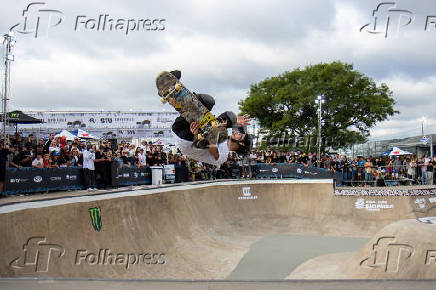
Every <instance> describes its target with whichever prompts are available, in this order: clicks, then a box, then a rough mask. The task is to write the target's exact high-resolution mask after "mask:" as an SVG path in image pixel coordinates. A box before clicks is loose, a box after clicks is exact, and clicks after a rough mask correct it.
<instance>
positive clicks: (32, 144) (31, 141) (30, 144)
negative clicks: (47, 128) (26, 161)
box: [24, 134, 36, 148]
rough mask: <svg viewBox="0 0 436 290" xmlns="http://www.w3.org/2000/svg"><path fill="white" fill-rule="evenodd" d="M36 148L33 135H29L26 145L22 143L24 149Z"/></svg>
mask: <svg viewBox="0 0 436 290" xmlns="http://www.w3.org/2000/svg"><path fill="white" fill-rule="evenodd" d="M35 146H36V140H35V137H34V136H33V134H29V137H28V138H27V141H26V143H24V147H27V148H33V147H35Z"/></svg>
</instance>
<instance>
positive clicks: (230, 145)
mask: <svg viewBox="0 0 436 290" xmlns="http://www.w3.org/2000/svg"><path fill="white" fill-rule="evenodd" d="M170 73H171V74H172V75H174V76H175V77H176V78H177V79H179V80H180V78H181V72H180V71H179V70H175V71H171V72H170ZM194 94H195V93H194ZM195 95H196V96H197V98H198V99H199V100H200V102H201V103H202V104H203V105H204V106H205V107H206V108H207V109H208V110H209V111H211V110H212V108H213V106H214V105H215V100H214V98H213V97H212V96H210V95H207V94H195ZM217 120H219V121H220V122H224V123H225V124H226V127H227V128H232V135H231V136H230V138H228V139H227V140H226V141H225V142H222V143H220V144H209V142H207V140H204V139H203V140H200V142H195V141H196V140H195V136H196V135H197V134H198V130H199V127H200V124H199V122H192V123H191V124H189V123H188V122H187V121H186V120H185V118H183V117H182V116H179V117H177V118H176V120H175V122H174V124H173V125H172V131H173V132H174V133H175V134H176V135H177V137H178V138H179V142H178V144H179V149H180V150H181V152H182V153H183V154H184V155H186V156H187V157H190V158H192V159H195V160H197V161H201V162H205V163H209V164H214V165H218V166H219V165H221V164H222V163H224V162H225V161H226V160H227V155H228V152H229V151H235V152H236V153H238V154H239V155H245V154H248V153H249V152H250V150H251V143H252V138H251V136H250V135H249V134H246V132H245V129H244V126H247V125H250V123H249V122H250V121H251V118H250V116H249V115H247V114H246V115H243V116H239V117H237V116H236V114H235V113H233V112H230V111H226V112H224V113H222V114H221V115H219V116H218V117H217Z"/></svg>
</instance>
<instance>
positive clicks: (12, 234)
mask: <svg viewBox="0 0 436 290" xmlns="http://www.w3.org/2000/svg"><path fill="white" fill-rule="evenodd" d="M434 205H436V198H435V195H432V194H429V195H425V196H416V195H412V196H383V195H368V196H362V195H353V194H350V195H344V194H341V193H338V191H335V190H334V185H333V181H331V180H254V181H253V180H248V181H223V182H213V183H203V184H188V185H180V186H169V187H151V188H148V189H138V190H126V191H120V192H115V193H114V192H112V193H104V194H98V195H89V193H87V195H83V196H64V197H59V198H53V199H48V200H43V199H40V200H32V201H26V202H19V203H14V204H9V205H3V206H1V207H0V232H1V235H0V247H1V248H2V249H3V250H2V255H1V258H0V276H1V277H64V278H79V277H80V278H97V279H106V278H110V279H189V280H192V279H227V278H228V277H229V276H230V275H231V273H232V272H233V271H234V269H235V268H236V267H237V266H238V264H239V263H240V262H241V260H242V259H243V258H244V256H245V255H246V254H247V252H248V251H249V250H250V247H251V246H252V245H253V244H254V243H255V242H256V241H259V240H260V239H262V238H263V237H267V236H271V235H275V234H292V235H304V236H331V237H366V238H372V239H371V240H370V242H369V243H368V244H367V245H366V246H365V247H364V248H362V249H361V250H360V251H358V252H357V253H352V254H350V253H346V254H342V253H341V254H336V255H342V256H340V257H341V259H342V258H343V259H345V260H338V259H336V257H338V256H335V257H334V259H332V258H331V257H330V258H328V259H325V257H324V256H322V257H320V260H316V258H315V259H314V260H310V261H308V262H307V263H305V264H303V265H301V266H300V267H299V268H298V269H296V270H295V271H296V272H295V271H294V272H293V273H296V274H295V276H293V273H289V278H294V277H297V278H301V277H310V278H315V279H317V278H329V277H328V276H327V277H326V275H327V274H326V273H329V274H331V275H336V276H340V277H343V278H365V279H366V278H373V277H374V278H404V277H407V278H436V271H434V269H436V258H435V257H436V254H435V253H436V242H435V241H436V239H435V232H436V225H433V224H432V223H433V220H432V219H421V220H416V219H417V218H424V217H427V216H432V215H434V216H436V212H435V211H436V209H434V207H433V206H434ZM411 219H412V220H411ZM401 220H408V221H401ZM399 221H400V222H399ZM332 255H334V254H332ZM393 255H397V256H395V258H393V257H394V256H393ZM323 257H324V258H323ZM386 257H387V258H386ZM415 257H417V258H418V259H417V261H418V262H416V265H415V264H411V263H412V262H413V261H415V260H414V258H415ZM289 259H292V257H289ZM335 259H336V264H335V263H333V262H332V261H335ZM387 259H389V260H387ZM421 260H422V261H421ZM343 261H346V262H347V263H346V264H343V265H342V266H343V267H342V268H338V267H339V266H338V265H337V263H343ZM403 261H406V262H409V266H407V265H405V266H404V265H403V264H402V263H403ZM421 262H422V263H421ZM332 263H333V264H332ZM413 263H415V262H413ZM406 264H407V263H406ZM327 266H328V267H327ZM320 267H321V268H320ZM323 267H326V268H323ZM344 267H345V268H344ZM408 267H409V268H408ZM423 267H428V268H425V270H422V268H423ZM404 271H405V272H404ZM406 272H407V273H406ZM356 273H357V274H356ZM336 276H335V277H336ZM335 277H333V278H335Z"/></svg>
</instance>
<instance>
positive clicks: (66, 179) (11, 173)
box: [2, 164, 151, 195]
mask: <svg viewBox="0 0 436 290" xmlns="http://www.w3.org/2000/svg"><path fill="white" fill-rule="evenodd" d="M109 169H110V172H108V178H107V180H103V178H102V176H101V175H102V174H101V171H99V170H96V183H97V185H99V186H126V185H142V184H151V174H150V171H149V170H148V168H145V167H142V168H138V167H121V168H118V167H116V166H114V164H112V165H111V167H110V168H109ZM83 188H84V183H83V173H82V167H65V168H41V169H39V168H31V167H25V168H23V169H21V170H18V169H16V168H7V169H6V176H5V181H4V185H3V191H2V194H4V195H16V194H24V193H32V192H46V191H61V190H75V189H83Z"/></svg>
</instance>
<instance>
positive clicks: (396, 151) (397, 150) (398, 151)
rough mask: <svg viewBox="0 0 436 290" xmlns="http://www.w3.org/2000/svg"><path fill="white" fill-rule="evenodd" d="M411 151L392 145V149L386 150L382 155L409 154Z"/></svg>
mask: <svg viewBox="0 0 436 290" xmlns="http://www.w3.org/2000/svg"><path fill="white" fill-rule="evenodd" d="M411 154H413V153H411V152H409V151H406V150H403V149H400V148H398V147H393V148H392V149H390V150H388V151H386V152H385V153H383V154H382V156H399V155H411Z"/></svg>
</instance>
